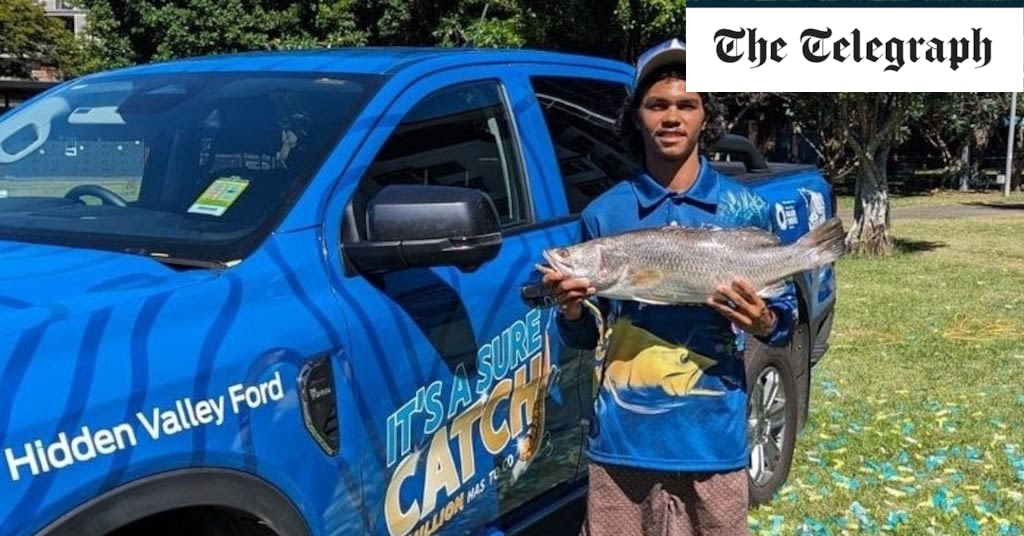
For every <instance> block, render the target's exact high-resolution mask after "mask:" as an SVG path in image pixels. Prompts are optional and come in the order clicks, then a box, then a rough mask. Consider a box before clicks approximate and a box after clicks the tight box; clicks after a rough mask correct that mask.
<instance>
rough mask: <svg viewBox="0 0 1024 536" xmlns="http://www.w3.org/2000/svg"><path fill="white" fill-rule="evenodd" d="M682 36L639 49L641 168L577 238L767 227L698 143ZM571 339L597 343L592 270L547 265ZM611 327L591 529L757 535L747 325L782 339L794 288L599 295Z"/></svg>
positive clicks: (790, 322) (698, 117) (629, 135)
mask: <svg viewBox="0 0 1024 536" xmlns="http://www.w3.org/2000/svg"><path fill="white" fill-rule="evenodd" d="M685 62H686V46H685V45H684V44H683V43H682V42H681V41H680V40H678V39H673V40H670V41H667V42H665V43H662V44H661V45H658V46H657V47H654V48H653V49H651V50H649V51H648V52H646V53H644V55H642V56H641V58H640V60H639V61H638V63H637V75H636V80H635V84H634V88H633V92H632V95H631V97H630V101H629V102H628V103H627V105H626V107H625V109H624V111H623V116H622V117H623V119H622V129H623V134H624V136H625V138H626V140H627V142H628V143H629V144H630V145H631V146H632V147H634V150H635V151H636V152H638V153H639V154H638V156H640V157H641V158H642V161H643V164H644V168H645V169H644V172H643V173H641V174H639V175H638V176H635V177H631V178H628V179H627V180H624V181H622V182H620V183H619V184H617V185H616V186H614V187H613V188H611V189H610V190H608V191H607V192H605V193H604V194H603V195H601V196H600V197H598V198H597V199H595V200H594V201H593V202H591V204H590V205H589V206H588V207H587V208H586V210H584V211H583V214H582V217H581V237H580V238H581V240H587V239H590V238H593V237H597V236H603V235H611V234H617V233H620V232H624V231H628V230H633V229H637V228H646V227H657V226H663V225H682V226H692V227H701V226H712V227H721V228H729V227H745V226H757V227H761V228H764V229H770V219H769V213H768V206H767V204H766V203H765V202H764V200H763V199H761V198H760V197H759V196H758V195H756V194H754V193H753V192H752V191H750V190H749V189H747V188H746V187H744V186H742V185H740V184H738V183H736V182H734V181H732V180H730V179H728V178H727V177H725V176H723V175H720V174H719V173H717V172H716V171H715V170H713V169H712V168H711V167H710V166H709V165H708V161H707V159H706V158H705V157H704V156H702V155H701V153H700V145H701V139H702V138H709V137H711V135H712V134H713V131H714V129H713V128H712V127H711V126H710V125H711V124H713V120H714V119H715V118H714V117H712V116H713V115H714V110H715V108H714V106H713V103H712V102H711V101H710V100H709V97H708V96H707V95H703V94H699V93H691V92H688V91H687V90H686V71H685V69H686V63H685ZM544 281H545V283H546V284H548V285H550V286H551V287H552V288H553V291H554V293H555V295H556V297H557V299H558V302H559V305H560V314H559V316H558V328H559V333H560V335H561V337H562V339H563V340H564V342H565V344H566V345H567V346H571V347H574V348H584V349H592V348H594V347H595V345H596V344H597V342H598V332H597V327H596V324H595V321H594V320H595V319H594V318H593V317H592V313H590V310H589V309H588V308H585V307H584V306H583V304H582V302H583V300H585V299H588V298H589V297H591V296H592V295H593V294H594V292H595V291H594V289H593V288H592V287H590V285H589V283H588V282H587V281H585V280H578V279H572V278H567V277H566V276H564V275H562V274H559V273H557V272H546V273H545V275H544ZM600 306H601V308H602V311H603V313H604V316H605V317H606V318H605V325H606V326H608V327H609V328H610V333H609V334H608V339H607V340H606V343H605V344H606V346H605V348H604V351H603V352H601V353H599V355H601V354H603V363H601V367H600V369H599V371H600V372H599V380H598V381H599V390H598V395H597V399H596V401H595V406H594V419H593V422H592V426H591V430H590V439H589V447H588V453H589V456H590V461H591V464H590V493H589V496H588V500H587V518H586V520H585V522H584V525H583V529H582V534H583V535H585V536H605V535H614V536H634V535H636V536H640V535H644V536H647V535H655V536H663V535H665V536H667V535H673V536H676V535H690V534H693V535H701V536H718V535H721V536H726V535H728V536H736V535H742V534H748V533H749V531H748V529H747V505H748V490H747V473H746V467H747V464H748V461H749V459H748V456H749V455H748V450H747V429H746V408H747V400H746V380H745V372H744V367H743V361H742V356H743V349H744V344H745V341H746V337H747V334H749V335H751V336H754V337H757V338H758V339H760V340H762V341H763V342H765V343H767V344H771V345H784V344H787V343H788V341H789V340H790V337H791V335H792V329H793V326H794V325H795V323H796V303H795V297H794V294H793V288H792V286H791V285H790V286H788V287H787V292H786V293H785V294H783V295H782V296H779V297H776V298H773V299H771V300H768V301H766V300H763V299H762V298H761V297H759V296H758V295H757V294H756V290H755V289H754V288H753V287H752V285H751V283H750V282H749V281H746V280H745V279H742V278H740V279H737V280H734V281H732V282H731V284H728V285H723V286H721V287H720V288H719V289H718V292H717V293H716V294H715V295H714V296H709V297H708V301H707V304H706V305H701V306H655V305H644V304H640V303H636V302H612V303H606V302H605V301H604V300H601V303H600Z"/></svg>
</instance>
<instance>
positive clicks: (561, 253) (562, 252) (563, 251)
mask: <svg viewBox="0 0 1024 536" xmlns="http://www.w3.org/2000/svg"><path fill="white" fill-rule="evenodd" d="M555 255H558V256H559V257H568V256H569V250H568V249H566V248H559V249H558V250H557V251H555Z"/></svg>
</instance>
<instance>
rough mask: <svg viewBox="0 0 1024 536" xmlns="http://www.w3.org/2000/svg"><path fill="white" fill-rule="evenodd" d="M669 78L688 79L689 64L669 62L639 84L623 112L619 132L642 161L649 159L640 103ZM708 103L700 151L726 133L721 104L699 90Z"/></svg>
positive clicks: (700, 140)
mask: <svg viewBox="0 0 1024 536" xmlns="http://www.w3.org/2000/svg"><path fill="white" fill-rule="evenodd" d="M668 78H675V79H679V80H686V66H684V65H666V66H665V67H662V68H660V69H658V70H656V71H654V72H652V73H651V74H649V75H647V77H646V78H644V79H643V80H641V81H640V83H639V84H637V86H636V89H635V91H633V92H632V93H631V94H630V95H628V96H627V97H626V102H625V103H624V104H623V106H622V109H621V111H620V113H619V118H618V120H619V133H620V134H621V136H622V139H623V142H624V143H625V145H626V148H627V149H628V150H629V152H630V156H632V157H633V158H635V159H636V160H637V161H638V162H643V161H644V160H645V155H646V152H645V151H644V140H643V137H642V136H641V134H640V129H639V127H638V126H637V124H636V117H637V113H639V110H640V103H641V102H642V101H643V98H644V95H646V94H647V91H648V90H649V89H651V86H653V85H654V84H655V83H656V82H660V81H662V80H665V79H668ZM698 95H700V97H701V102H702V103H703V106H704V126H703V128H702V129H701V133H700V138H698V143H697V150H698V151H700V152H702V153H704V152H705V151H706V149H707V148H708V147H710V146H711V145H712V144H714V143H715V142H716V141H718V140H719V139H720V138H721V137H722V134H723V133H724V132H725V119H724V117H723V111H722V110H723V108H722V105H721V103H719V102H718V100H717V99H715V98H714V96H712V95H711V94H710V93H698Z"/></svg>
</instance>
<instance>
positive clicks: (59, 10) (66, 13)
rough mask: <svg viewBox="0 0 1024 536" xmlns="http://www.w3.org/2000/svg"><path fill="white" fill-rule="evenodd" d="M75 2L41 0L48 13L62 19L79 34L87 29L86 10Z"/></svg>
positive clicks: (70, 0)
mask: <svg viewBox="0 0 1024 536" xmlns="http://www.w3.org/2000/svg"><path fill="white" fill-rule="evenodd" d="M74 3H75V2H73V1H72V0H39V5H40V6H42V7H43V11H45V12H46V14H47V15H49V16H51V17H54V18H58V19H60V20H61V22H63V23H64V26H65V27H66V28H67V29H68V30H69V31H71V32H72V33H74V34H75V35H76V36H79V35H82V32H83V31H84V30H85V15H86V11H85V10H84V9H82V8H78V7H74Z"/></svg>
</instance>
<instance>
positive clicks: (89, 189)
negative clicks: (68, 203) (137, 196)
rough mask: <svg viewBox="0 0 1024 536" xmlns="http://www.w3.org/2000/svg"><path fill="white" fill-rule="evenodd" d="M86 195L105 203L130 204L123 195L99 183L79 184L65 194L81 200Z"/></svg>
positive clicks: (122, 205)
mask: <svg viewBox="0 0 1024 536" xmlns="http://www.w3.org/2000/svg"><path fill="white" fill-rule="evenodd" d="M86 196H91V197H96V198H98V199H99V200H100V201H102V202H103V204H104V205H114V206H117V207H126V206H128V202H127V201H125V200H124V198H123V197H121V196H119V195H117V194H115V193H114V192H112V191H110V190H108V189H107V188H105V187H103V186H100V185H98V184H79V185H78V186H75V187H74V188H72V189H70V190H68V192H67V193H66V194H64V197H65V198H67V199H73V200H76V201H79V202H82V198H83V197H86Z"/></svg>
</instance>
